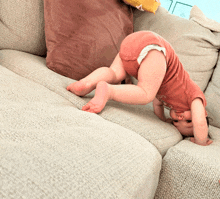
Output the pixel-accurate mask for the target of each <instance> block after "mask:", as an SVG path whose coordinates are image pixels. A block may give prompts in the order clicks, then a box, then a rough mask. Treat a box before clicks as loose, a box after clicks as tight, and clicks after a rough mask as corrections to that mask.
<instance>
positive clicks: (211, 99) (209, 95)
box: [205, 33, 220, 128]
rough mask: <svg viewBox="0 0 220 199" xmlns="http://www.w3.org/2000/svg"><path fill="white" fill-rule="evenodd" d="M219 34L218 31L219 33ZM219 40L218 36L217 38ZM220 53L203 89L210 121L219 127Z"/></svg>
mask: <svg viewBox="0 0 220 199" xmlns="http://www.w3.org/2000/svg"><path fill="white" fill-rule="evenodd" d="M219 36H220V33H219ZM219 40H220V38H219ZM219 77H220V54H219V60H218V64H217V65H216V68H215V71H214V73H213V76H212V79H211V81H210V83H209V85H208V87H207V89H206V91H205V97H206V99H207V103H208V105H207V111H208V112H209V117H210V118H211V119H210V123H211V124H212V125H213V126H216V127H218V128H220V108H219V107H220V78H219Z"/></svg>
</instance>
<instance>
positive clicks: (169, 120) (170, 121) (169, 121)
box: [165, 118, 173, 124]
mask: <svg viewBox="0 0 220 199" xmlns="http://www.w3.org/2000/svg"><path fill="white" fill-rule="evenodd" d="M165 122H167V123H169V124H173V119H171V118H167V119H166V121H165Z"/></svg>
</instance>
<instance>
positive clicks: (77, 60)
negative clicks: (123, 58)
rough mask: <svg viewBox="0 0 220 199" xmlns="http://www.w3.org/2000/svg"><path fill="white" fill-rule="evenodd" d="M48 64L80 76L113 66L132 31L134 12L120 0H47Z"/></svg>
mask: <svg viewBox="0 0 220 199" xmlns="http://www.w3.org/2000/svg"><path fill="white" fill-rule="evenodd" d="M44 10H45V34H46V44H47V50H48V51H47V66H48V67H49V68H50V69H51V70H53V71H55V72H57V73H59V74H62V75H64V76H66V77H70V78H72V79H76V80H79V79H81V78H83V77H85V76H86V75H88V74H89V73H91V72H92V71H93V70H95V69H97V68H99V67H102V66H110V65H111V63H112V62H113V60H114V58H115V56H116V55H117V53H118V51H119V48H120V44H121V42H122V40H123V39H124V38H125V37H126V36H127V35H128V34H130V33H132V32H133V14H132V12H131V9H130V8H129V6H127V5H126V4H124V3H123V2H120V1H118V0H108V1H103V0H96V1H95V3H94V2H93V1H91V0H83V1H82V0H74V1H71V0H68V1H63V0H56V1H54V0H45V1H44Z"/></svg>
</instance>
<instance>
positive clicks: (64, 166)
mask: <svg viewBox="0 0 220 199" xmlns="http://www.w3.org/2000/svg"><path fill="white" fill-rule="evenodd" d="M12 52H13V51H10V50H8V51H4V52H2V51H0V85H1V87H0V101H1V103H0V116H1V118H0V119H1V123H0V127H1V131H0V138H1V139H0V151H1V152H0V171H1V172H0V173H1V189H0V197H1V198H91V199H92V198H122V199H123V198H124V199H128V198H149V199H153V197H154V194H155V191H156V187H157V184H158V179H159V172H160V169H161V155H160V154H159V152H158V151H157V150H156V148H155V147H154V146H153V145H152V144H150V143H149V142H148V141H147V140H146V139H144V138H142V137H141V136H139V135H138V134H136V133H135V132H133V131H130V130H128V129H125V128H123V127H121V126H119V125H117V124H114V123H112V122H109V121H106V120H105V119H103V118H101V117H100V116H99V115H96V114H90V113H86V112H83V111H80V110H78V109H77V108H76V106H77V105H78V104H80V103H81V98H79V97H76V96H74V95H72V94H70V93H69V92H68V91H66V89H65V86H66V85H68V83H69V79H68V78H65V77H63V76H61V75H58V74H56V73H54V72H53V71H51V70H49V69H48V68H47V67H46V65H45V59H43V58H41V57H37V56H34V55H30V54H26V53H22V52H16V51H14V53H12ZM7 53H8V55H9V54H10V53H11V55H12V57H14V59H12V60H11V59H10V56H7ZM6 58H7V59H6ZM6 60H8V62H7V63H6ZM16 63H17V65H16ZM53 83H54V85H53ZM62 93H65V94H64V95H66V96H71V97H70V98H71V99H72V100H71V101H70V100H68V99H65V98H64V97H63V96H62ZM77 102H78V104H77ZM74 104H75V106H74Z"/></svg>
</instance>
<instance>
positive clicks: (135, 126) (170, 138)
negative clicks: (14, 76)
mask: <svg viewBox="0 0 220 199" xmlns="http://www.w3.org/2000/svg"><path fill="white" fill-rule="evenodd" d="M0 57H1V58H2V59H1V61H0V63H2V64H3V65H4V66H6V67H7V68H9V69H10V70H12V71H14V72H16V73H18V74H20V75H22V76H23V77H26V78H29V79H31V80H32V81H35V82H37V83H38V84H41V85H43V86H45V87H46V88H48V89H50V90H52V91H54V92H55V93H57V94H59V95H61V96H62V97H64V98H65V99H67V100H69V101H70V102H71V103H72V105H73V106H74V107H77V108H78V109H81V108H82V106H83V105H85V104H86V103H87V102H88V101H89V100H90V99H91V97H93V96H94V92H92V93H91V94H89V95H87V96H86V97H84V98H81V97H78V96H76V95H74V94H72V93H70V92H69V91H67V90H66V87H67V86H68V85H69V84H70V83H72V82H73V81H74V80H71V79H69V78H67V77H64V76H62V75H59V74H57V73H55V72H53V71H51V70H49V69H48V68H47V67H46V63H45V59H44V58H39V57H37V56H33V55H30V54H27V53H22V52H18V51H10V50H4V51H1V52H0ZM99 115H100V116H101V117H103V118H104V119H106V120H108V121H111V122H114V123H117V124H119V125H120V126H123V127H125V128H127V129H130V130H132V131H134V132H136V133H137V134H139V135H141V136H142V137H144V138H145V139H147V140H148V141H150V142H151V143H152V144H153V145H154V146H156V148H157V149H158V150H159V152H160V153H161V155H165V153H166V151H167V150H168V149H169V148H170V147H171V146H174V145H175V144H177V143H178V142H179V141H181V140H182V136H181V134H180V133H179V132H178V130H177V129H176V128H175V127H174V126H173V125H171V124H167V123H165V122H162V121H160V119H158V118H157V116H156V115H155V114H154V113H153V109H152V104H149V105H146V106H132V105H127V104H122V103H118V102H114V101H109V102H108V103H107V105H106V107H105V109H104V110H103V111H102V113H101V114H99Z"/></svg>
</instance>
